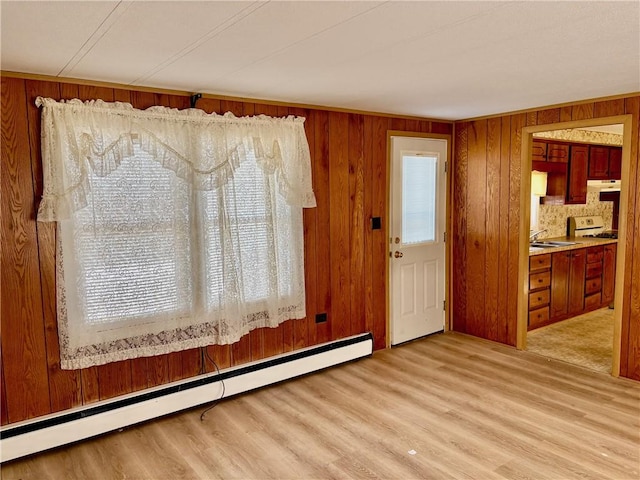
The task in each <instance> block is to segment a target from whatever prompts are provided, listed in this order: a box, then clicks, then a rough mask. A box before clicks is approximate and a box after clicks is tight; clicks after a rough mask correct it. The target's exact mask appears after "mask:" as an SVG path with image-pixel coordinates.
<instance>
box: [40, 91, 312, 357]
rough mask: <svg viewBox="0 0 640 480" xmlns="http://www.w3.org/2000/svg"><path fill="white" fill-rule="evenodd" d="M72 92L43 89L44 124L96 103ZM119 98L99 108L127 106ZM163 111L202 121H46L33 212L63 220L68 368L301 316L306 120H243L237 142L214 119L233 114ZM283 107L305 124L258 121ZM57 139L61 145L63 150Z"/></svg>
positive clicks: (60, 266) (227, 338) (61, 275)
mask: <svg viewBox="0 0 640 480" xmlns="http://www.w3.org/2000/svg"><path fill="white" fill-rule="evenodd" d="M75 102H77V103H71V104H63V103H57V102H54V101H52V100H49V101H48V103H47V104H45V109H43V127H44V126H46V125H50V124H51V120H52V119H51V118H50V117H51V116H53V117H55V116H56V114H57V115H58V116H61V117H63V118H62V119H61V118H57V119H56V120H58V121H59V120H64V114H65V113H66V109H68V108H70V107H71V108H75V109H76V110H79V111H80V112H82V111H83V110H84V109H90V108H91V105H85V104H82V103H81V102H79V101H75ZM111 105H112V104H101V105H100V108H101V109H102V110H106V114H107V116H108V114H111V115H113V112H114V111H115V112H118V113H117V114H122V113H123V112H121V111H120V108H122V107H119V108H116V107H115V106H113V107H111ZM47 106H49V110H47V108H46V107H47ZM154 108H155V109H158V107H154ZM168 110H169V109H162V114H163V115H165V116H167V118H169V119H171V121H172V122H174V123H175V125H174V127H175V128H176V130H178V132H181V128H182V129H184V128H185V123H186V128H191V129H192V130H195V131H196V133H195V134H194V132H193V131H192V132H190V133H189V134H188V135H186V136H185V140H186V141H184V142H179V141H176V140H175V136H174V137H171V135H168V134H167V132H168V131H171V129H167V128H159V129H158V130H151V128H150V127H153V126H154V125H153V121H151V123H149V122H147V123H145V122H144V120H146V117H144V116H143V113H145V112H140V111H137V110H133V109H131V108H130V106H129V109H127V110H126V111H125V113H126V114H128V113H130V112H135V113H134V115H135V122H132V123H134V125H133V127H131V125H128V127H130V128H128V129H123V128H122V124H121V122H120V123H119V122H115V123H116V125H115V126H114V125H113V124H112V123H110V122H109V120H110V119H109V118H106V119H103V120H101V121H102V122H103V124H102V125H96V124H94V123H91V122H95V121H96V116H98V117H99V113H104V112H98V114H96V112H95V111H92V116H91V119H90V120H86V119H85V121H86V122H88V123H89V124H90V125H89V126H90V127H92V128H90V129H89V128H87V125H86V124H84V123H82V121H77V119H76V120H73V121H72V122H70V123H66V124H65V123H63V124H62V125H63V126H62V127H59V128H56V129H51V130H45V136H46V139H43V164H44V165H45V194H44V195H43V202H42V205H41V208H40V212H39V219H40V220H57V221H58V257H57V276H58V322H59V331H60V339H61V357H62V366H63V368H83V367H86V366H90V365H97V364H101V363H106V362H109V361H115V360H122V359H126V358H134V357H138V356H147V355H155V354H160V353H167V352H171V351H176V350H181V349H186V348H193V347H197V346H203V345H208V344H213V343H217V344H226V343H233V342H235V341H237V340H239V339H240V337H241V336H242V335H244V334H246V333H247V332H249V331H250V330H252V329H254V328H259V327H267V326H268V327H274V326H277V325H278V324H279V323H281V322H283V321H285V320H288V319H292V318H303V317H304V316H305V309H304V305H305V295H304V265H303V258H304V249H303V226H302V207H303V206H311V204H313V201H314V199H313V192H312V191H311V190H310V185H311V183H310V177H309V175H310V168H309V169H308V170H306V169H305V168H299V167H300V163H302V166H303V167H305V163H306V166H307V167H309V158H308V146H307V145H306V138H304V130H303V129H301V130H298V132H297V134H296V135H294V136H292V135H287V129H286V128H285V129H284V130H285V132H284V133H281V134H280V137H277V136H276V137H274V136H273V134H272V135H271V136H269V135H265V132H264V131H260V128H258V129H257V130H258V131H256V128H255V125H248V126H247V127H246V129H245V130H246V131H243V132H241V134H239V133H238V131H235V133H234V136H233V138H234V139H235V140H234V141H230V139H229V137H228V136H226V137H225V136H224V135H221V133H223V131H224V130H225V129H224V128H220V125H218V124H217V123H215V122H212V120H216V121H218V120H223V122H222V126H223V127H224V126H226V127H228V128H230V129H232V130H233V129H236V127H237V125H236V124H235V123H234V122H233V121H232V120H234V119H235V117H233V119H231V118H230V117H222V118H221V117H219V116H215V117H211V116H206V115H204V114H203V115H202V116H201V119H202V120H204V121H205V122H204V131H206V132H207V133H203V128H201V127H202V125H200V124H198V123H196V124H195V128H194V126H193V125H191V124H189V123H188V122H185V119H184V118H183V117H181V116H177V118H173V116H172V115H168V114H167V111H168ZM174 112H175V111H174ZM117 114H116V115H117ZM174 115H175V113H174ZM74 117H80V118H81V117H82V115H78V112H77V111H76V112H75V115H74ZM138 117H142V119H143V121H140V120H139V119H138ZM199 118H200V117H199ZM151 120H154V117H152V118H151ZM181 120H182V122H181ZM235 120H238V121H246V120H247V119H235ZM277 120H282V122H281V123H283V124H284V125H285V126H287V127H290V126H292V125H296V126H298V127H301V126H302V123H301V122H300V121H297V122H294V120H293V119H267V118H261V119H254V122H255V123H257V125H258V126H262V125H263V124H265V123H269V122H274V121H277ZM207 122H208V123H207ZM286 122H288V123H286ZM269 125H270V124H269ZM270 126H271V127H272V125H270ZM161 127H162V126H161ZM165 127H166V125H165ZM61 130H62V131H61ZM64 130H66V131H64ZM88 130H89V131H91V132H92V136H90V137H87V136H86V133H85V132H87V131H88ZM212 130H213V131H214V133H215V135H213V136H211V135H210V134H211V131H212ZM158 131H160V132H163V134H162V135H161V136H160V138H158V137H157V135H159V134H158V133H157V132H158ZM78 132H80V133H78ZM96 132H100V133H99V134H96ZM151 132H153V133H151ZM256 133H258V134H262V137H260V135H257V136H256V135H255V134H256ZM69 138H75V139H77V141H69ZM262 138H264V139H265V140H266V142H263V140H262ZM301 139H303V140H304V143H303V144H302V145H300V142H301ZM169 142H171V143H169ZM264 143H267V144H269V145H272V148H271V149H270V150H265V148H264V147H263V145H264ZM53 145H63V148H62V149H61V150H63V151H64V152H65V154H64V155H62V156H61V157H62V158H56V161H55V162H54V161H52V158H51V157H52V155H51V154H52V153H54V152H52V149H51V148H50V147H52V146H53ZM220 145H223V146H224V148H222V149H221V148H220ZM292 147H293V148H292ZM305 147H306V148H305ZM214 150H216V151H217V153H215V154H212V153H211V152H213V151H214ZM181 151H182V152H189V153H179V152H181ZM220 151H224V152H226V154H224V155H221V154H220ZM45 152H47V153H46V154H45ZM300 152H302V156H301V158H300V157H298V158H293V159H292V158H290V157H296V155H300ZM198 159H200V160H198ZM56 162H57V163H56ZM288 163H289V164H292V167H290V168H288V169H287V164H288ZM207 167H208V168H207ZM61 171H62V172H63V173H61ZM65 180H66V181H67V182H66V184H65V182H64V181H65ZM294 180H297V181H294ZM56 181H58V183H56ZM58 192H61V193H58ZM40 217H43V218H40ZM51 217H53V218H51Z"/></svg>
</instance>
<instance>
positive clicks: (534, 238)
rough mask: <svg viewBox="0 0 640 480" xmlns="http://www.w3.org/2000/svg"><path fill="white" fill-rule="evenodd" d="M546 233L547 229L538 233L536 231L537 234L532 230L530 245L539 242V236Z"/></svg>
mask: <svg viewBox="0 0 640 480" xmlns="http://www.w3.org/2000/svg"><path fill="white" fill-rule="evenodd" d="M546 231H547V229H546V228H543V229H542V230H538V231H536V232H534V231H533V230H531V232H530V234H529V243H533V242H537V241H538V236H539V235H540V234H541V233H544V232H546Z"/></svg>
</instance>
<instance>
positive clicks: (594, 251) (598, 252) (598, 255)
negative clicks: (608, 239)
mask: <svg viewBox="0 0 640 480" xmlns="http://www.w3.org/2000/svg"><path fill="white" fill-rule="evenodd" d="M603 256H604V247H589V248H587V263H598V262H602V257H603Z"/></svg>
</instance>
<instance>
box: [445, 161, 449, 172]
mask: <svg viewBox="0 0 640 480" xmlns="http://www.w3.org/2000/svg"><path fill="white" fill-rule="evenodd" d="M448 171H449V162H444V173H447V172H448Z"/></svg>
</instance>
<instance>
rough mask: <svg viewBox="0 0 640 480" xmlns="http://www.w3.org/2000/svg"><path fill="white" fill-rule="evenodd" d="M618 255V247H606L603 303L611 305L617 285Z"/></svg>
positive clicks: (603, 271) (610, 245) (603, 273)
mask: <svg viewBox="0 0 640 480" xmlns="http://www.w3.org/2000/svg"><path fill="white" fill-rule="evenodd" d="M616 254H617V245H615V244H609V245H605V246H604V260H603V266H602V303H603V304H604V305H609V304H611V303H613V300H614V297H615V284H616Z"/></svg>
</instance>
